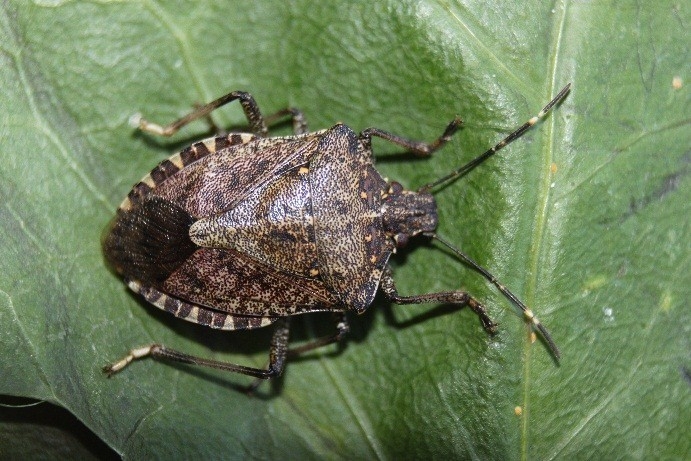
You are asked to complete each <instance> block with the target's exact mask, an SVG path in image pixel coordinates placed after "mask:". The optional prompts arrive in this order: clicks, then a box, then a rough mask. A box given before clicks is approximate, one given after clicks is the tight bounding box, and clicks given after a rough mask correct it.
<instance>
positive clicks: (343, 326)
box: [245, 312, 350, 394]
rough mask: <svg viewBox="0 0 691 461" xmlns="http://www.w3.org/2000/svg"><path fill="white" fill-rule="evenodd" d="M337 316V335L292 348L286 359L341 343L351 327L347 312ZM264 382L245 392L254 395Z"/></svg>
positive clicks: (248, 387)
mask: <svg viewBox="0 0 691 461" xmlns="http://www.w3.org/2000/svg"><path fill="white" fill-rule="evenodd" d="M335 314H336V315H337V316H338V321H337V323H336V333H335V334H333V335H329V336H324V337H321V338H317V339H315V340H314V341H310V342H309V343H307V344H303V345H302V346H299V347H295V348H291V349H289V350H288V354H287V357H286V358H287V359H292V358H295V357H297V356H299V355H300V354H303V353H305V352H309V351H312V350H314V349H318V348H320V347H323V346H328V345H329V344H333V343H337V342H339V341H341V340H342V339H343V338H344V337H345V335H346V334H347V333H348V331H350V327H349V326H348V320H347V319H346V315H345V312H337V313H335ZM262 382H263V381H262V379H261V378H257V379H256V380H254V382H253V383H252V384H250V385H249V386H247V388H246V389H245V392H247V393H248V394H252V393H253V392H254V391H255V390H257V388H258V387H259V386H260V385H261V383H262Z"/></svg>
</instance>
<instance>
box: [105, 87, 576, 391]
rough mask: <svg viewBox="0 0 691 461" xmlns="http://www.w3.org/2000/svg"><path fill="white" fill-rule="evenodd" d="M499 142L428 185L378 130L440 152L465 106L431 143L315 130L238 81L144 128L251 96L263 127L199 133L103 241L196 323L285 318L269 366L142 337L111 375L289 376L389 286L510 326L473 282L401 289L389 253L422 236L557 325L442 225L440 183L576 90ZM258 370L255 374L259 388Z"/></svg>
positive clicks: (108, 251) (139, 193)
mask: <svg viewBox="0 0 691 461" xmlns="http://www.w3.org/2000/svg"><path fill="white" fill-rule="evenodd" d="M569 87H570V86H569V85H567V86H566V87H564V88H563V89H562V90H561V91H560V92H559V93H558V94H557V96H555V97H554V99H553V100H552V101H550V102H549V104H547V105H546V106H545V107H544V108H543V109H542V111H540V112H539V113H538V114H537V115H536V116H535V117H533V118H531V119H530V120H529V121H528V122H526V123H525V124H523V125H522V126H521V127H519V128H518V129H516V130H515V131H514V132H512V133H511V134H509V135H508V136H507V137H506V138H504V139H503V140H502V141H500V142H499V143H498V144H496V145H495V146H494V147H492V148H491V149H489V150H488V151H486V152H485V153H483V154H482V155H480V156H479V157H477V158H475V159H474V160H472V161H471V162H469V163H467V164H466V165H464V166H462V167H460V168H458V169H457V170H455V171H453V172H451V173H449V174H448V175H446V176H444V177H442V178H440V179H438V180H436V181H434V182H431V183H429V184H427V185H425V186H423V187H421V188H420V189H418V190H417V191H416V192H413V191H408V190H405V189H404V188H403V187H402V186H401V185H400V184H399V183H397V182H387V181H386V180H384V179H383V178H382V177H381V175H380V174H379V173H378V172H377V170H375V168H374V163H373V156H372V148H371V141H372V137H379V138H382V139H385V140H387V141H390V142H392V143H393V144H396V145H398V146H400V147H403V148H404V149H406V150H408V151H410V152H412V153H414V154H416V155H420V156H429V155H430V154H432V152H434V151H436V150H437V149H439V148H440V147H442V146H443V145H444V144H446V142H447V141H448V140H449V139H450V138H451V136H452V135H453V134H454V133H455V132H456V131H457V130H458V128H459V127H460V125H461V120H460V119H459V118H455V119H454V120H452V121H451V123H449V125H448V126H447V127H446V130H445V131H444V133H443V134H442V135H441V136H440V137H439V138H437V139H436V140H435V141H433V142H432V143H424V142H417V141H412V140H409V139H406V138H403V137H400V136H396V135H394V134H391V133H388V132H386V131H382V130H379V129H377V128H368V129H366V130H364V131H362V132H361V133H360V134H357V133H355V132H354V131H353V130H351V129H350V128H348V127H347V126H345V125H343V124H337V125H334V126H333V127H331V128H329V129H326V130H321V131H317V132H313V133H310V132H308V130H307V125H306V123H305V120H304V117H303V115H302V113H301V112H300V111H299V110H296V109H292V108H289V109H284V110H282V111H280V112H277V113H276V114H273V115H271V116H269V117H266V118H265V117H263V116H262V114H261V113H260V111H259V108H258V107H257V104H256V102H255V100H254V98H252V96H251V95H250V94H249V93H245V92H241V91H235V92H232V93H229V94H227V95H225V96H223V97H222V98H219V99H217V100H215V101H213V102H211V103H209V104H207V105H205V106H202V107H199V108H197V109H196V110H194V111H193V112H191V113H190V114H188V115H187V116H185V117H183V118H181V119H179V120H177V121H175V122H173V123H172V124H170V125H168V126H165V127H162V126H160V125H156V124H154V123H150V122H147V121H145V120H143V119H140V120H139V122H138V125H139V128H140V129H142V130H143V131H147V132H149V133H153V134H157V135H163V136H170V135H172V134H173V133H175V132H176V131H178V130H179V129H180V128H181V127H183V126H184V125H186V124H188V123H189V122H191V121H193V120H196V119H199V118H202V117H206V116H208V115H209V114H210V113H211V112H212V111H213V110H215V109H217V108H218V107H220V106H223V105H224V104H227V103H229V102H231V101H236V100H237V101H239V102H240V104H241V105H242V109H243V111H244V113H245V115H246V117H247V119H248V121H249V125H250V128H251V133H231V134H228V135H223V136H217V137H214V138H210V139H207V140H204V141H201V142H197V143H194V144H192V145H191V146H189V147H188V148H186V149H184V150H182V151H181V152H180V153H178V154H176V155H174V156H172V157H170V158H169V159H168V160H164V161H163V162H161V163H160V164H159V165H158V166H156V168H154V169H153V170H152V171H151V173H149V174H148V175H147V176H145V177H144V178H143V179H142V180H141V181H140V182H139V183H137V184H136V185H135V186H134V188H133V189H132V190H131V191H130V193H129V195H128V196H127V197H126V198H125V200H124V201H123V202H122V204H121V205H120V207H119V209H118V210H117V215H116V217H115V219H114V220H113V222H112V224H111V226H110V228H109V230H108V232H107V234H106V237H105V240H104V251H105V255H106V258H107V260H108V262H109V263H110V264H111V265H112V266H113V267H114V269H115V270H116V271H117V272H118V273H119V274H121V275H122V276H123V277H124V278H125V279H126V281H127V284H128V285H129V287H130V288H131V289H132V290H133V291H135V292H136V293H139V294H140V295H141V296H143V297H144V299H146V300H147V301H148V302H150V303H151V304H153V305H154V306H157V307H159V308H161V309H163V310H165V311H167V312H170V313H171V314H173V315H175V316H177V317H180V318H182V319H185V320H187V321H190V322H194V323H198V324H201V325H204V326H208V327H211V328H216V329H222V330H241V329H253V328H259V327H264V326H267V325H270V324H273V323H275V324H276V331H275V333H274V336H273V339H272V341H271V346H270V354H269V365H268V367H267V368H266V369H260V368H253V367H247V366H242V365H236V364H232V363H225V362H219V361H214V360H207V359H202V358H199V357H194V356H191V355H188V354H184V353H181V352H178V351H175V350H172V349H169V348H167V347H165V346H163V345H160V344H152V345H149V346H145V347H141V348H137V349H133V350H132V351H130V352H129V354H127V355H126V356H125V357H124V358H123V359H122V360H120V361H118V362H115V363H113V364H111V365H108V366H106V367H105V368H104V371H105V372H106V373H107V374H108V375H111V374H113V373H115V372H117V371H119V370H121V369H122V368H124V367H125V366H127V365H128V364H129V363H130V362H132V360H134V359H138V358H142V357H145V356H152V357H154V358H157V359H164V360H174V361H178V362H183V363H190V364H196V365H203V366H208V367H214V368H220V369H223V370H228V371H234V372H238V373H242V374H245V375H249V376H253V377H255V378H260V379H268V378H272V377H275V376H279V375H280V374H281V373H282V371H283V369H284V367H285V362H286V360H287V359H288V358H289V357H292V356H295V355H298V354H300V353H302V352H305V351H309V350H312V349H315V348H317V347H321V346H324V345H327V344H331V343H334V342H336V341H339V340H341V339H342V338H343V337H344V336H345V334H346V333H347V332H348V323H347V319H346V315H345V313H346V312H347V311H354V312H357V313H362V312H364V311H365V310H366V309H367V308H368V307H369V306H370V304H371V303H372V300H373V299H374V296H375V294H376V292H377V291H378V290H381V291H382V293H383V294H384V295H385V296H386V297H387V298H388V299H389V300H390V301H391V302H393V303H395V304H419V303H430V302H436V303H446V304H455V305H467V306H468V307H469V308H470V309H472V310H473V311H474V312H475V313H476V314H477V315H478V317H479V318H480V321H481V322H482V326H483V327H484V329H485V330H486V331H487V332H489V333H494V332H495V331H496V327H497V325H496V324H495V323H494V322H493V321H492V320H491V319H490V318H489V316H488V315H487V313H486V311H485V308H484V307H483V305H482V304H481V303H480V302H479V301H477V300H476V299H475V298H473V297H472V296H470V295H469V294H468V293H466V292H464V291H448V292H439V293H429V294H422V295H413V296H401V295H399V294H398V291H397V289H396V287H395V285H394V281H393V278H392V272H391V269H390V268H389V266H388V260H389V256H391V254H392V253H393V252H394V251H395V250H396V248H400V247H403V246H405V244H406V243H407V241H408V240H409V239H410V238H411V237H414V236H416V235H422V236H426V237H428V238H433V239H437V240H438V241H439V242H440V243H441V244H442V245H444V246H445V247H447V248H448V249H449V250H450V251H452V252H453V253H454V254H455V255H456V256H457V257H458V258H460V259H461V260H462V261H464V262H465V263H466V264H468V265H469V266H471V267H473V268H474V269H475V270H477V271H478V272H479V273H480V274H481V275H482V276H483V277H485V278H486V279H487V280H488V281H489V282H490V283H492V284H493V285H495V286H496V287H497V289H498V290H499V291H500V292H501V293H503V294H504V295H505V296H506V297H508V298H509V299H510V300H511V301H512V302H513V303H514V304H515V305H516V306H518V308H520V309H521V310H522V311H523V313H524V316H525V318H526V319H527V320H528V321H529V322H531V323H532V325H533V326H534V327H535V328H536V329H537V330H538V331H539V332H540V334H541V335H542V337H543V338H544V340H545V341H546V343H547V345H548V346H549V348H550V349H551V351H552V353H553V354H554V356H555V357H557V358H558V357H559V350H558V349H557V346H556V345H555V343H554V341H553V340H552V338H551V337H550V335H549V333H548V332H547V330H546V329H545V327H544V326H543V325H542V324H541V323H540V322H539V321H538V320H537V318H536V317H535V316H534V315H533V313H532V312H531V310H530V309H528V308H527V307H526V306H525V305H524V304H523V303H522V302H521V301H520V300H519V299H518V298H517V297H516V296H515V295H514V294H513V293H511V292H510V291H509V290H508V289H506V288H505V287H504V286H503V285H502V284H501V283H499V281H497V279H496V278H494V276H492V275H491V274H490V273H489V272H488V271H487V270H486V269H484V268H482V267H481V266H479V265H478V264H477V263H475V262H474V261H473V260H472V259H470V258H469V257H468V256H466V255H465V254H464V253H462V252H461V251H460V250H458V249H457V248H455V247H454V246H452V245H451V244H450V243H448V242H447V241H446V240H443V239H442V238H440V237H438V236H437V234H436V233H435V229H436V227H437V207H436V203H435V201H434V198H433V196H432V195H431V193H430V190H431V189H433V188H434V187H437V186H439V185H441V184H445V183H447V182H449V181H452V180H454V179H456V178H458V177H459V176H461V175H463V174H465V173H467V172H468V171H469V170H471V169H472V168H474V167H475V166H477V165H478V164H480V163H481V162H483V161H484V160H486V159H487V158H489V157H490V156H492V155H493V154H494V153H495V152H497V151H498V150H499V149H501V148H503V147H504V146H506V145H507V144H509V143H510V142H512V141H513V140H515V139H517V138H519V137H520V136H521V135H522V134H523V133H525V132H526V131H527V130H528V129H529V128H530V127H531V126H533V125H534V124H535V123H536V122H537V121H538V120H539V119H540V118H542V117H544V116H545V114H547V112H548V111H549V110H550V109H551V108H552V107H553V106H554V105H555V104H557V103H558V102H559V101H561V100H562V99H563V98H564V97H565V96H566V94H567V93H568V91H569ZM287 117H290V118H291V119H292V122H293V128H294V131H295V134H294V135H293V136H284V137H267V133H268V129H267V126H268V125H270V124H271V123H273V122H276V121H280V120H281V119H286V118H287ZM317 311H330V312H334V313H335V314H336V315H337V317H338V321H337V326H336V332H335V333H334V334H333V335H331V336H327V337H323V338H320V339H316V340H314V341H312V342H310V343H307V344H305V345H302V346H300V347H297V348H293V349H289V348H288V334H289V327H290V319H291V317H292V316H294V315H298V314H304V313H309V312H317ZM259 382H260V381H259V380H256V381H255V384H254V385H253V386H252V388H253V387H256V385H257V384H258V383H259Z"/></svg>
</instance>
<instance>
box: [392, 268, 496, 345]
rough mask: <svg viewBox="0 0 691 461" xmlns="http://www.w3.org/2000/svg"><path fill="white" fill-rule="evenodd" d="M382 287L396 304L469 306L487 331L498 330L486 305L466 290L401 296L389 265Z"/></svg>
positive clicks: (491, 332)
mask: <svg viewBox="0 0 691 461" xmlns="http://www.w3.org/2000/svg"><path fill="white" fill-rule="evenodd" d="M380 287H381V290H382V292H383V293H384V295H385V296H386V297H387V298H388V299H389V300H391V302H392V303H394V304H423V303H445V304H453V305H456V306H468V307H469V308H470V309H471V310H472V311H473V312H475V313H476V314H477V316H478V317H479V318H480V322H482V327H483V328H484V329H485V331H486V332H487V333H489V334H492V335H493V334H495V333H496V332H497V326H498V324H496V323H495V322H493V321H492V319H490V318H489V315H487V311H486V310H485V307H484V306H483V305H482V304H481V303H480V302H479V301H478V300H477V299H475V298H473V297H472V296H471V295H470V294H468V293H467V292H465V291H442V292H439V293H427V294H422V295H413V296H400V295H399V294H398V290H397V289H396V285H395V284H394V281H393V277H392V276H391V269H390V268H389V267H386V268H385V269H384V272H383V274H382V277H381V282H380Z"/></svg>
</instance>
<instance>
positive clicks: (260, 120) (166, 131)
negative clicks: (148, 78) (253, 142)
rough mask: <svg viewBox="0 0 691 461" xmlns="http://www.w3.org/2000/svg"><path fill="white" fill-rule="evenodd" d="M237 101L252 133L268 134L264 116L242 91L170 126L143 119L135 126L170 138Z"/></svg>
mask: <svg viewBox="0 0 691 461" xmlns="http://www.w3.org/2000/svg"><path fill="white" fill-rule="evenodd" d="M235 100H239V101H240V105H242V110H243V112H245V116H246V117H247V121H248V122H249V124H250V128H251V129H252V131H253V132H254V133H256V134H258V135H260V136H266V133H267V132H268V130H267V128H266V122H265V121H264V116H263V115H262V114H261V112H260V110H259V106H258V105H257V102H256V101H255V100H254V98H253V97H252V95H251V94H249V93H246V92H244V91H233V92H231V93H228V94H226V95H224V96H221V97H220V98H218V99H216V100H214V101H211V102H210V103H208V104H204V105H203V106H200V107H197V108H196V109H194V110H193V111H192V112H190V113H189V114H187V115H185V116H184V117H182V118H180V119H178V120H176V121H174V122H173V123H171V124H170V125H166V126H161V125H158V124H156V123H152V122H149V121H147V120H144V119H143V118H139V120H137V126H138V127H139V129H140V130H142V131H146V132H148V133H152V134H156V135H160V136H172V135H173V134H175V133H177V131H178V130H179V129H180V128H182V127H183V126H185V125H187V124H188V123H190V122H193V121H194V120H197V119H200V118H202V117H206V116H207V115H208V114H210V113H211V112H213V111H214V110H216V109H218V108H219V107H221V106H224V105H226V104H228V103H229V102H232V101H235Z"/></svg>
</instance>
